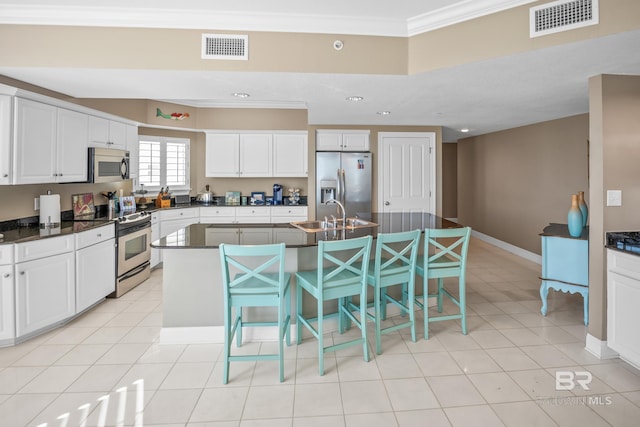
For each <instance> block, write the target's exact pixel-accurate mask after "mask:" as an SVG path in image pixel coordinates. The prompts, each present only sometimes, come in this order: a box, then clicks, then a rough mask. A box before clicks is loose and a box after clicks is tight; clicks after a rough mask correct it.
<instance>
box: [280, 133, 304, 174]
mask: <svg viewBox="0 0 640 427" xmlns="http://www.w3.org/2000/svg"><path fill="white" fill-rule="evenodd" d="M308 162H309V158H308V136H307V132H299V133H298V132H296V133H276V134H274V135H273V176H276V177H281V176H282V177H287V176H292V177H294V176H295V177H305V176H308V175H309V171H308Z"/></svg>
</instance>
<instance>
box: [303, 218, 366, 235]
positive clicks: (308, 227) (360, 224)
mask: <svg viewBox="0 0 640 427" xmlns="http://www.w3.org/2000/svg"><path fill="white" fill-rule="evenodd" d="M291 225H293V226H294V227H297V228H299V229H300V230H302V231H306V232H307V233H317V232H319V231H331V230H353V229H356V228H368V227H377V226H378V224H376V223H375V222H371V221H365V220H363V219H360V218H347V219H346V225H343V224H342V221H338V224H337V225H336V226H335V227H334V226H333V223H332V222H325V221H296V222H292V223H291Z"/></svg>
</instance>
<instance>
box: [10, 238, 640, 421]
mask: <svg viewBox="0 0 640 427" xmlns="http://www.w3.org/2000/svg"><path fill="white" fill-rule="evenodd" d="M539 271H540V266H539V265H536V264H533V263H531V262H528V261H526V260H523V259H521V258H519V257H517V256H514V255H511V254H508V253H506V252H504V251H502V250H500V249H497V248H495V247H493V246H491V245H488V244H486V243H484V242H481V241H478V240H475V239H473V240H472V244H471V249H470V254H469V266H468V292H467V295H468V308H469V317H468V327H469V334H468V335H467V336H463V335H462V334H461V333H460V326H459V323H457V322H456V321H447V322H441V323H435V324H432V327H431V328H430V339H429V340H428V341H424V340H422V339H419V340H418V342H417V343H413V342H411V340H410V337H409V334H408V330H406V329H405V330H403V331H401V332H398V333H394V334H390V335H385V336H384V337H383V338H384V346H383V354H382V355H379V356H375V354H374V353H373V351H372V355H373V359H372V360H371V361H370V362H369V363H365V362H364V361H363V360H362V356H361V354H360V352H359V348H358V347H352V348H349V349H344V350H342V351H339V352H338V353H330V354H329V355H328V356H327V358H326V362H325V366H326V374H325V375H324V376H323V377H320V376H319V375H318V372H317V366H318V365H317V357H316V342H315V341H314V340H311V339H309V340H306V341H305V342H303V344H302V345H300V346H296V345H293V346H291V347H290V348H288V349H287V351H286V358H287V360H286V361H285V369H286V381H285V382H284V383H282V384H281V383H279V382H278V375H277V365H276V363H277V362H259V363H239V362H237V363H233V364H232V365H231V378H230V383H229V385H227V386H223V385H222V381H221V373H222V365H221V363H220V358H221V350H222V346H221V345H159V344H158V337H159V331H160V325H161V304H162V292H161V286H162V284H161V281H162V275H161V271H160V270H157V271H154V273H153V274H152V277H151V279H149V280H148V281H147V282H145V283H144V284H142V285H141V286H139V287H138V288H136V289H135V290H133V291H131V292H130V293H128V294H126V295H125V296H123V297H122V298H120V299H117V300H107V301H106V302H104V303H102V304H101V305H99V306H98V307H96V308H95V309H94V310H92V311H91V312H89V313H87V314H85V315H84V316H82V317H81V318H79V319H77V320H75V321H73V322H72V323H70V324H68V325H66V326H65V327H63V328H61V329H58V330H55V331H52V332H50V333H47V334H45V335H42V336H40V337H37V338H35V339H33V340H31V341H28V342H26V343H23V344H20V345H18V346H15V347H11V348H4V349H0V425H2V426H11V427H15V426H23V425H25V426H38V425H41V424H44V423H48V426H60V425H63V424H62V423H63V422H64V421H65V420H66V421H67V425H69V426H75V425H80V423H81V420H82V414H83V413H88V414H89V416H88V420H87V424H86V425H87V426H98V425H101V424H105V425H109V426H112V425H117V424H118V420H119V419H123V420H124V421H123V425H128V426H130V425H134V423H135V419H136V418H135V417H136V415H142V416H143V418H144V425H164V426H220V427H222V426H225V427H226V426H261V427H262V426H267V427H279V426H288V427H291V426H295V427H298V426H304V427H309V426H332V427H334V426H349V427H357V426H368V427H376V426H381V427H389V426H403V427H404V426H425V425H428V426H431V427H435V426H450V425H453V426H502V425H507V426H518V427H522V426H556V425H557V426H572V425H576V426H577V425H580V426H600V425H603V426H608V425H612V426H637V425H638V420H639V419H640V372H638V371H637V370H635V369H633V368H632V367H631V366H629V365H627V364H625V363H624V362H621V361H620V360H618V359H615V360H598V359H597V358H595V357H594V356H592V355H591V354H589V353H588V352H586V351H585V350H584V339H585V333H586V328H585V327H584V325H582V324H581V321H582V300H581V297H580V296H579V295H566V294H563V293H558V292H551V293H550V294H549V314H548V316H547V317H542V315H540V311H539V310H540V299H539V294H538V289H539V281H538V279H537V276H538V275H539ZM419 318H420V319H421V318H422V317H421V315H420V316H419ZM391 321H393V319H391ZM418 332H419V334H421V333H422V327H419V328H418ZM349 333H352V332H349ZM369 336H370V337H371V338H373V337H374V334H373V333H371V334H369ZM329 338H330V339H331V338H333V339H335V340H336V341H337V340H339V339H341V338H343V337H340V336H333V335H332V336H331V337H329ZM245 347H246V348H248V349H254V350H255V349H260V350H265V351H266V350H268V349H270V348H273V344H272V343H262V344H260V343H252V344H248V345H246V346H245ZM372 348H373V346H372ZM558 370H569V371H574V372H575V371H588V372H590V373H591V374H592V375H593V381H592V382H591V384H590V390H588V391H586V390H582V388H580V387H578V388H577V389H574V390H573V391H563V390H560V391H557V390H555V373H556V371H558ZM138 379H144V393H143V399H142V400H139V399H137V396H138V395H137V393H136V391H137V390H138V386H137V385H136V383H135V381H137V380H138ZM125 387H126V391H127V393H126V395H125V394H124V393H125V389H124V388H125ZM120 399H122V401H123V402H126V405H122V404H120ZM136 402H138V403H139V404H140V405H143V407H144V409H143V411H142V413H141V414H137V413H136ZM107 403H108V406H107ZM82 405H85V406H82ZM79 407H80V408H81V409H78V408H79ZM123 408H124V409H125V410H124V412H123V413H122V414H120V415H119V413H118V410H119V409H123ZM65 414H67V415H65ZM65 417H66V418H65Z"/></svg>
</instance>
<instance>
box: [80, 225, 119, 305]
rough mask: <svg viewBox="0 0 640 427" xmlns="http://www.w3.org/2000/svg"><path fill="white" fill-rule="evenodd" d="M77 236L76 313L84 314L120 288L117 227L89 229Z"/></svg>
mask: <svg viewBox="0 0 640 427" xmlns="http://www.w3.org/2000/svg"><path fill="white" fill-rule="evenodd" d="M75 237H76V313H80V312H81V311H83V310H85V309H86V308H88V307H90V306H92V305H93V304H95V303H97V302H98V301H100V300H102V299H104V298H105V297H106V296H107V295H109V294H110V293H112V292H113V291H115V288H116V250H115V238H114V237H115V233H114V226H113V225H112V224H111V225H108V226H105V227H100V228H97V229H95V230H90V231H85V232H82V233H78V234H76V235H75Z"/></svg>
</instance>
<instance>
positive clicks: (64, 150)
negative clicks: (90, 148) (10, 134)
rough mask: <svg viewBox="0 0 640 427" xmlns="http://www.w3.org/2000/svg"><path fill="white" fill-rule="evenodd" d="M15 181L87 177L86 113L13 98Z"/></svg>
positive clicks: (30, 181) (55, 180)
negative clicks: (14, 106)
mask: <svg viewBox="0 0 640 427" xmlns="http://www.w3.org/2000/svg"><path fill="white" fill-rule="evenodd" d="M15 105H16V108H15V112H16V114H15V136H14V144H13V147H14V162H13V166H14V180H13V181H14V183H15V184H38V183H50V182H80V181H86V179H87V135H88V116H87V115H86V114H82V113H78V112H75V111H71V110H67V109H65V108H58V107H54V106H52V105H48V104H43V103H40V102H36V101H31V100H27V99H21V98H16V104H15Z"/></svg>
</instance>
